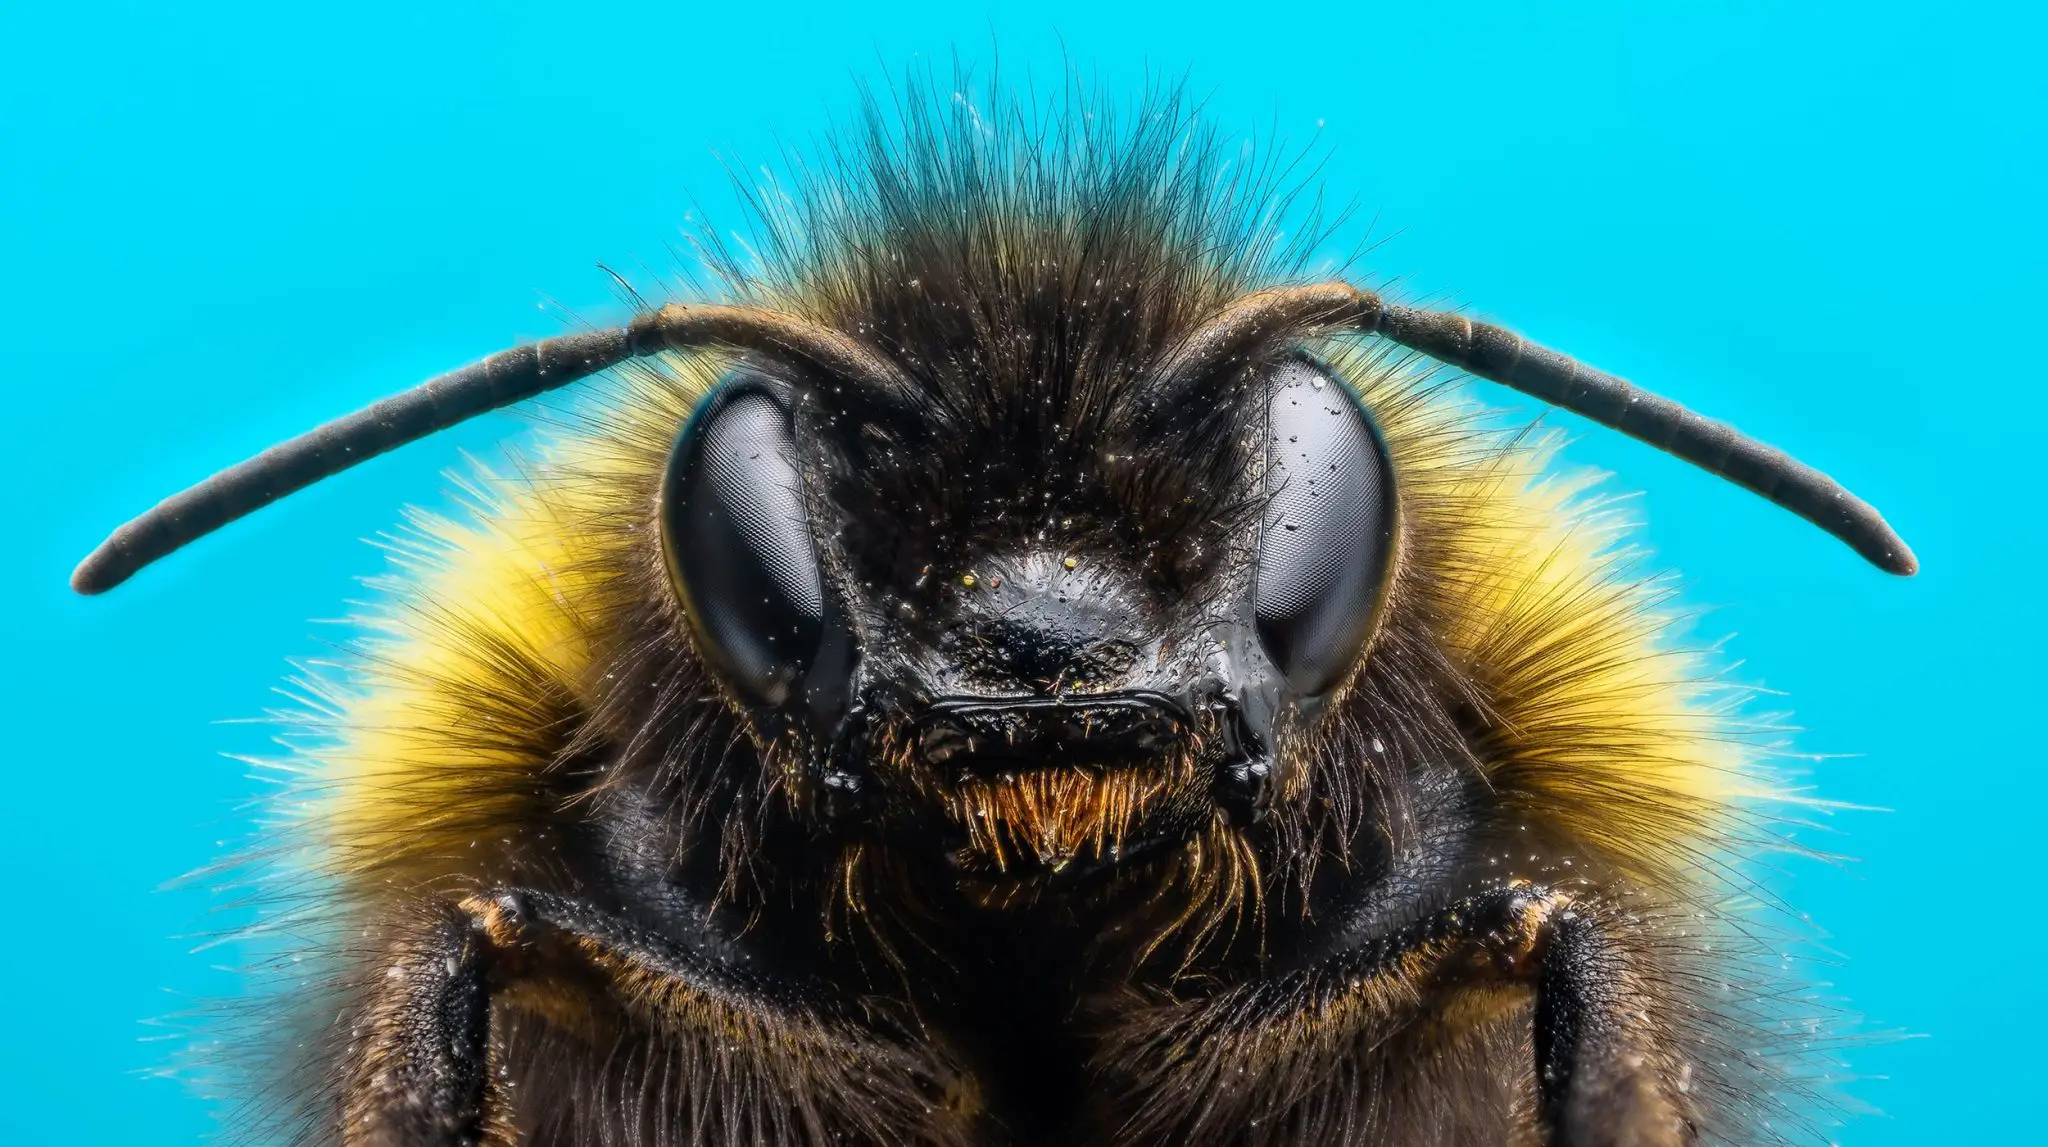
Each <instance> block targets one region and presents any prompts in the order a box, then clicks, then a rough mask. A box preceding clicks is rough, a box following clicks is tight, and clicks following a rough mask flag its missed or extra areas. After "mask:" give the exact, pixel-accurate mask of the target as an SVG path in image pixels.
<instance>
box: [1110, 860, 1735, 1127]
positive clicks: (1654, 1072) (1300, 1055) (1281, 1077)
mask: <svg viewBox="0 0 2048 1147" xmlns="http://www.w3.org/2000/svg"><path fill="white" fill-rule="evenodd" d="M1625 935H1626V933H1625V932H1623V931H1621V930H1619V929H1615V928H1611V927H1609V926H1608V925H1607V924H1606V923H1605V922H1604V921H1603V919H1602V917H1601V915H1600V913H1599V912H1597V911H1596V910H1595V909H1594V908H1593V907H1591V906H1589V905H1583V904H1574V903H1573V902H1572V900H1571V899H1570V897H1568V896H1567V895H1566V894H1564V893H1562V892H1558V891H1555V890H1552V889H1547V888H1543V887H1540V886H1537V885H1531V884H1528V883H1522V882H1517V883H1512V884H1502V885H1498V886H1495V887H1492V888H1488V889H1485V890H1483V891H1480V892H1477V893H1475V894H1473V895H1470V896H1465V897H1462V898H1460V899H1457V900H1454V901H1452V902H1451V903H1449V904H1447V905H1445V906H1444V907H1443V908H1442V909H1440V910H1438V911H1435V912H1432V913H1430V914H1428V915H1426V916H1423V917H1422V918H1420V919H1417V920H1414V921H1412V922H1411V923H1408V924H1407V925H1405V926H1402V927H1399V928H1394V929H1391V930H1388V931H1383V932H1376V933H1375V934H1373V935H1370V936H1359V937H1356V938H1354V939H1353V940H1352V941H1351V942H1350V943H1348V944H1346V945H1344V946H1343V947H1342V948H1341V949H1340V950H1338V951H1336V952H1334V953H1332V954H1330V955H1328V956H1327V957H1326V958H1324V959H1323V960H1321V961H1319V962H1317V963H1316V964H1314V965H1312V966H1308V967H1302V968H1297V969H1294V970H1291V971H1287V972H1284V973H1282V974H1280V975H1278V976H1275V977H1274V978H1272V979H1268V980H1255V981H1253V982H1250V983H1247V984H1240V985H1238V986H1236V987H1234V988H1231V989H1228V990H1226V991H1224V992H1221V993H1219V994H1218V995H1216V996H1214V997H1211V998H1209V999H1205V1000H1201V1001H1199V1002H1195V1003H1192V1004H1189V1003H1181V1002H1169V1003H1163V1004H1161V1005H1159V1006H1157V1007H1154V1008H1144V1007H1137V1008H1133V1007H1131V1006H1129V1005H1124V1006H1121V1007H1120V1008H1119V1009H1118V1011H1117V1013H1116V1014H1115V1016H1114V1017H1113V1018H1111V1019H1110V1020H1109V1021H1108V1024H1107V1030H1108V1033H1109V1034H1108V1035H1107V1036H1106V1037H1105V1039H1104V1041H1103V1043H1102V1045H1101V1046H1100V1047H1099V1048H1098V1050H1097V1052H1096V1055H1095V1057H1094V1068H1095V1070H1096V1072H1097V1074H1098V1081H1099V1084H1100V1086H1099V1088H1098V1092H1099V1102H1101V1103H1102V1107H1101V1110H1100V1113H1099V1114H1098V1116H1097V1119H1098V1120H1099V1121H1100V1122H1101V1123H1102V1124H1103V1125H1104V1126H1106V1127H1112V1128H1121V1129H1122V1130H1121V1131H1120V1132H1119V1133H1118V1141H1120V1142H1129V1143H1141V1144H1147V1145H1157V1147H1164V1145H1165V1144H1189V1143H1237V1142H1244V1141H1250V1142H1269V1141H1272V1140H1268V1139H1261V1138H1258V1137H1257V1136H1250V1137H1248V1136H1246V1134H1245V1128H1248V1127H1267V1128H1284V1127H1289V1126H1310V1127H1321V1128H1323V1129H1325V1130H1329V1129H1330V1128H1334V1127H1339V1126H1342V1125H1343V1124H1344V1122H1347V1121H1349V1120H1352V1119H1358V1118H1391V1119H1393V1120H1394V1121H1395V1122H1393V1123H1391V1124H1389V1125H1388V1126H1389V1127H1391V1128H1394V1129H1396V1130H1395V1133H1394V1137H1393V1138H1392V1139H1390V1141H1403V1140H1402V1138H1401V1136H1400V1134H1399V1129H1402V1128H1407V1127H1410V1126H1441V1124H1440V1123H1435V1122H1431V1121H1433V1120H1439V1119H1440V1118H1441V1117H1442V1116H1443V1113H1442V1112H1441V1111H1438V1110H1435V1109H1433V1108H1430V1107H1428V1106H1427V1105H1423V1106H1420V1107H1412V1109H1411V1108H1410V1107H1401V1108H1400V1109H1399V1110H1398V1111H1395V1112H1394V1113H1393V1114H1391V1115H1390V1114H1389V1113H1388V1111H1387V1110H1382V1111H1380V1112H1379V1113H1378V1114H1377V1115H1372V1114H1370V1113H1363V1112H1362V1113H1355V1114H1351V1115H1344V1116H1341V1117H1339V1116H1336V1115H1333V1114H1331V1109H1328V1108H1325V1107H1323V1106H1321V1105H1322V1104H1323V1103H1324V1102H1325V1100H1324V1099H1322V1098H1319V1096H1318V1093H1317V1090H1316V1087H1317V1085H1315V1084H1312V1083H1304V1079H1305V1078H1306V1077H1313V1076H1315V1073H1317V1072H1322V1071H1327V1070H1328V1069H1329V1068H1330V1067H1331V1065H1332V1064H1333V1063H1336V1062H1340V1061H1342V1060H1344V1059H1346V1058H1347V1057H1359V1056H1363V1057H1364V1060H1363V1062H1364V1063H1365V1064H1366V1070H1367V1071H1368V1072H1369V1073H1370V1072H1376V1071H1379V1070H1380V1068H1381V1066H1383V1065H1380V1064H1378V1063H1376V1061H1375V1058H1374V1057H1377V1056H1379V1055H1381V1054H1383V1053H1384V1052H1385V1050H1386V1049H1388V1048H1389V1047H1395V1046H1408V1047H1410V1048H1411V1051H1410V1052H1407V1053H1396V1054H1414V1053H1413V1051H1412V1048H1413V1046H1415V1045H1412V1044H1409V1045H1403V1044H1401V1042H1400V1041H1402V1040H1404V1039H1406V1038H1408V1036H1410V1035H1412V1034H1416V1033H1426V1032H1427V1031H1429V1030H1431V1025H1430V1023H1429V1022H1428V1021H1429V1020H1430V1018H1431V1017H1437V1018H1441V1017H1442V1016H1443V1015H1444V1014H1445V1013H1446V1011H1447V1010H1448V1009H1451V1008H1454V1007H1456V1006H1457V1005H1458V1004H1459V1003H1461V1002H1469V1001H1471V1000H1472V998H1473V994H1474V993H1475V990H1476V991H1477V992H1479V993H1488V992H1494V993H1497V992H1498V990H1499V989H1502V988H1512V989H1530V990H1533V993H1534V995H1535V998H1536V999H1535V1004H1536V1006H1535V1016H1534V1031H1533V1033H1532V1034H1533V1036H1534V1039H1533V1041H1532V1042H1533V1044H1534V1067H1535V1082H1536V1094H1535V1095H1534V1097H1533V1098H1534V1099H1535V1101H1536V1102H1535V1113H1534V1114H1535V1120H1534V1122H1535V1124H1536V1126H1534V1127H1533V1128H1528V1130H1530V1131H1533V1132H1534V1133H1535V1135H1536V1138H1535V1140H1534V1141H1535V1142H1537V1143H1540V1144H1542V1145H1543V1147H1691V1145H1692V1144H1694V1143H1696V1142H1697V1141H1698V1138H1699V1130H1698V1126H1699V1116H1698V1111H1697V1109H1696V1107H1695V1106H1694V1104H1693V1101H1692V1099H1691V1097H1690V1096H1689V1095H1688V1094H1687V1093H1686V1090H1685V1085H1684V1082H1683V1081H1684V1080H1685V1079H1686V1078H1687V1075H1686V1071H1685V1067H1684V1064H1683V1061H1682V1059H1681V1057H1680V1056H1679V1055H1678V1054H1677V1053H1676V1052H1675V1051H1674V1050H1673V1049H1672V1047H1671V1046H1670V1043H1671V1041H1670V1040H1669V1039H1668V1038H1667V1037H1666V1035H1665V1034H1664V1029H1663V1028H1662V1027H1661V1026H1659V1024H1658V1022H1657V1015H1658V1009H1657V1008H1656V1007H1655V1000H1654V997H1653V996H1652V994H1651V992H1650V991H1649V990H1648V988H1649V980H1648V976H1647V974H1646V967H1645V966H1644V965H1643V964H1641V963H1640V962H1639V961H1638V960H1637V959H1636V958H1635V957H1634V955H1633V954H1632V953H1631V952H1630V951H1629V950H1628V949H1627V947H1626V946H1625V945H1624V944H1623V943H1622V942H1621V941H1620V940H1619V939H1618V937H1622V936H1625ZM1353 1062H1354V1063H1356V1062H1359V1061H1357V1060H1354V1061H1353ZM1395 1066H1396V1069H1397V1070H1406V1065H1405V1064H1403V1065H1395ZM1475 1066H1479V1065H1476V1064H1475ZM1484 1066H1485V1067H1486V1069H1487V1070H1488V1071H1490V1072H1498V1071H1499V1070H1500V1068H1501V1067H1502V1066H1503V1065H1500V1064H1488V1065H1484ZM1364 1078H1383V1077H1375V1076H1371V1075H1368V1076H1366V1077H1364ZM1384 1098H1385V1097H1382V1099H1384ZM1332 1102H1339V1103H1341V1102H1346V1100H1343V1099H1341V1098H1339V1099H1336V1100H1332ZM1375 1102H1379V1101H1378V1100H1375ZM1396 1102H1397V1105H1398V1104H1400V1103H1406V1102H1407V1101H1406V1100H1397V1101H1396ZM1522 1118H1523V1119H1524V1120H1526V1118H1527V1117H1526V1115H1525V1116H1523V1117H1522ZM1331 1120H1337V1122H1331ZM1414 1121H1420V1122H1419V1123H1418V1122H1414ZM1468 1130H1469V1129H1468ZM1333 1136H1334V1133H1333ZM1423 1137H1424V1136H1422V1135H1421V1134H1419V1133H1418V1134H1416V1135H1414V1136H1413V1138H1416V1139H1418V1140H1419V1139H1421V1138H1423ZM1432 1141H1435V1140H1434V1139H1432Z"/></svg>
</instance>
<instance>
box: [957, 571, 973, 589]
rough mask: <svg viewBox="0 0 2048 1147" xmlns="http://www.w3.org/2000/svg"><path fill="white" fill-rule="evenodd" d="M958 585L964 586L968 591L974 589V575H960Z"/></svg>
mask: <svg viewBox="0 0 2048 1147" xmlns="http://www.w3.org/2000/svg"><path fill="white" fill-rule="evenodd" d="M960 584H961V585H964V586H966V587H967V588H968V589H973V588H974V575H973V574H971V573H967V574H961V575H960Z"/></svg>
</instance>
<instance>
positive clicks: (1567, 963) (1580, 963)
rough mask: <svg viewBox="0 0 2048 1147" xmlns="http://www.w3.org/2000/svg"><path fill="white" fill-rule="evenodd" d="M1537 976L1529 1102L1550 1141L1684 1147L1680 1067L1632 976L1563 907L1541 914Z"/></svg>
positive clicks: (1587, 922) (1581, 918)
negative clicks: (1661, 1042)
mask: <svg viewBox="0 0 2048 1147" xmlns="http://www.w3.org/2000/svg"><path fill="white" fill-rule="evenodd" d="M1543 931H1544V933H1545V935H1544V936H1543V937H1542V939H1541V960H1542V967H1541V971H1540V972H1539V973H1538V975H1537V977H1536V1086H1537V1093H1538V1109H1539V1114H1540V1117H1541V1121H1542V1123H1543V1125H1544V1128H1545V1130H1546V1134H1547V1137H1548V1142H1549V1144H1550V1145H1551V1147H1686V1145H1689V1144H1692V1143H1695V1142H1697V1141H1698V1138H1699V1129H1698V1118H1697V1115H1696V1113H1695V1112H1694V1111H1693V1110H1692V1107H1691V1104H1690V1103H1689V1102H1688V1101H1687V1099H1686V1096H1685V1093H1684V1090H1683V1083H1682V1081H1683V1080H1684V1078H1685V1075H1686V1069H1685V1068H1684V1067H1683V1066H1682V1065H1681V1064H1679V1063H1677V1062H1675V1059H1674V1057H1673V1056H1671V1055H1670V1054H1668V1053H1666V1052H1664V1051H1663V1050H1661V1049H1660V1048H1659V1047H1658V1046H1657V1044H1656V1040H1655V1029H1654V1028H1653V1027H1652V1025H1651V1021H1650V1019H1649V1015H1648V1013H1647V1009H1646V1008H1645V1006H1644V1005H1645V1002H1646V998H1647V994H1646V992H1645V990H1644V986H1643V983H1642V978H1641V975H1640V973H1639V972H1638V971H1637V970H1636V969H1635V968H1633V967H1632V966H1631V964H1630V961H1629V960H1628V959H1627V958H1626V956H1625V954H1624V953H1623V952H1622V951H1621V950H1620V949H1619V947H1618V946H1617V945H1616V944H1615V943H1614V941H1613V939H1612V938H1611V937H1610V936H1608V935H1607V934H1605V932H1604V931H1603V930H1602V929H1601V928H1600V927H1599V925H1598V924H1597V923H1596V922H1595V921H1593V920H1592V919H1590V918H1588V917H1587V916H1585V915H1582V914H1580V913H1578V912H1576V911H1574V910H1573V909H1572V908H1570V907H1569V906H1563V907H1559V908H1556V909H1555V910H1553V911H1552V912H1551V913H1550V914H1549V916H1548V919H1546V920H1545V921H1544V924H1543Z"/></svg>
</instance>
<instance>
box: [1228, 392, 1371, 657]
mask: <svg viewBox="0 0 2048 1147" xmlns="http://www.w3.org/2000/svg"><path fill="white" fill-rule="evenodd" d="M1271 394H1272V399H1271V402H1270V404H1269V406H1268V407H1267V420H1266V433H1267V442H1266V499H1267V501H1266V512H1265V515H1264V521H1263V523H1262V525H1261V530H1260V540H1259V560H1258V574H1257V577H1256V579H1255V581H1254V584H1253V595H1252V609H1253V614H1254V616H1255V617H1256V618H1257V621H1258V630H1259V641H1260V643H1261V644H1262V645H1264V646H1265V648H1266V655H1267V656H1268V657H1270V658H1272V660H1273V664H1274V665H1275V666H1276V667H1277V668H1279V670H1280V672H1281V673H1282V674H1284V675H1285V676H1286V678H1287V684H1288V687H1289V688H1290V689H1292V690H1293V691H1294V692H1295V693H1296V694H1297V695H1299V696H1303V697H1314V696H1320V695H1321V694H1324V693H1327V692H1329V691H1330V690H1331V689H1333V688H1335V687H1336V686H1337V685H1338V684H1339V683H1340V682H1341V681H1342V680H1343V679H1344V676H1345V675H1346V674H1347V673H1349V672H1350V670H1351V669H1352V668H1353V666H1354V665H1355V664H1356V662H1357V660H1358V655H1359V653H1360V652H1361V651H1362V650H1363V649H1364V648H1365V643H1366V639H1367V638H1369V637H1370V636H1371V635H1372V628H1373V624H1374V622H1375V620H1376V619H1377V617H1378V614H1379V608H1380V604H1381V600H1382V599H1383V598H1384V597H1385V594H1386V586H1387V575H1388V572H1389V566H1390V565H1391V563H1392V560H1393V555H1394V544H1395V535H1396V513H1395V511H1396V508H1397V501H1396V497H1395V491H1394V472H1393V466H1392V464H1391V463H1390V462H1389V460H1388V458H1387V450H1386V445H1385V443H1384V442H1382V441H1381V439H1380V434H1379V429H1378V428H1377V427H1375V426H1374V425H1373V422H1372V419H1371V418H1370V417H1368V416H1367V414H1366V412H1365V409H1364V407H1363V406H1361V405H1360V404H1359V401H1358V399H1357V398H1356V397H1355V396H1353V395H1352V393H1351V391H1350V388H1348V387H1346V386H1345V385H1344V384H1343V383H1341V382H1339V381H1338V380H1337V379H1336V378H1335V377H1334V376H1333V375H1332V374H1331V373H1330V371H1329V370H1327V369H1326V368H1325V367H1324V366H1323V365H1322V364H1320V363H1317V362H1313V361H1310V360H1308V359H1305V358H1303V359H1292V360H1289V361H1287V362H1285V363H1283V364H1282V365H1281V366H1279V367H1278V368H1276V370H1275V372H1274V375H1273V380H1272V390H1271Z"/></svg>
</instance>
